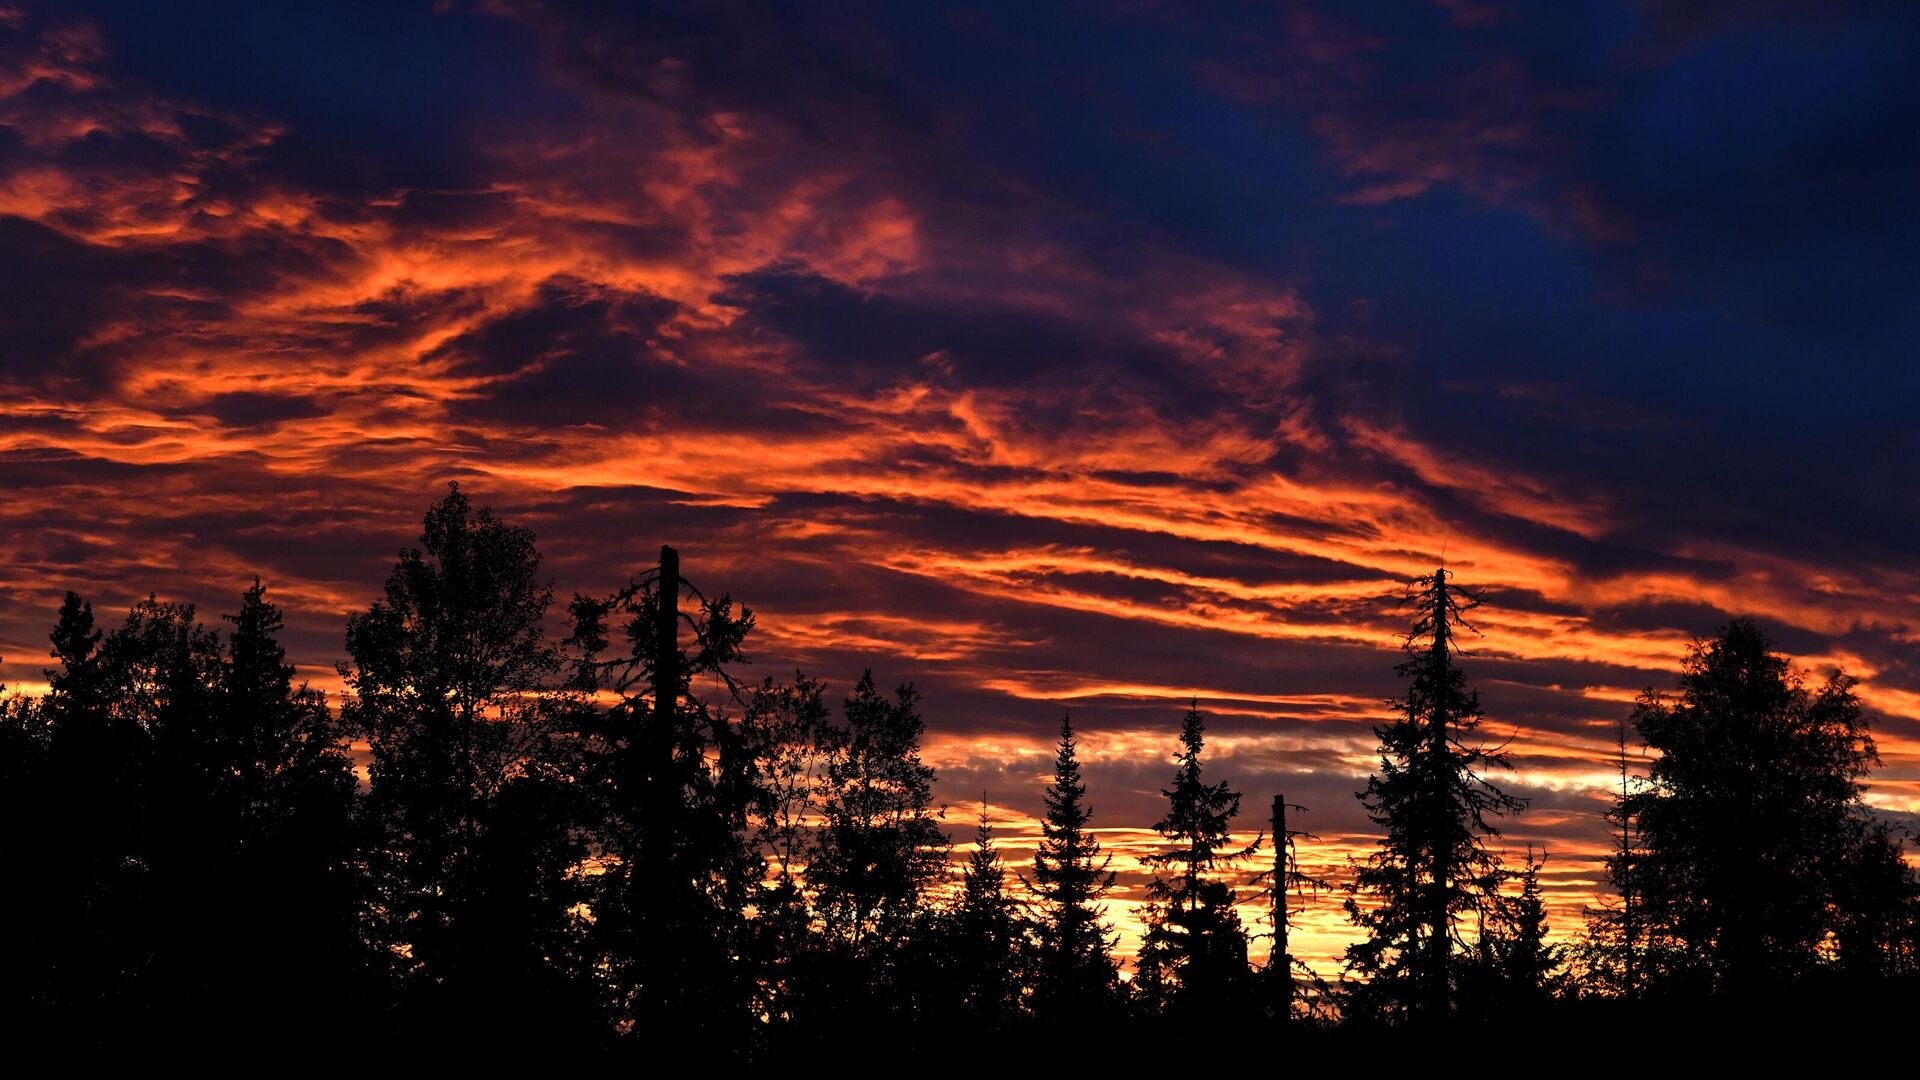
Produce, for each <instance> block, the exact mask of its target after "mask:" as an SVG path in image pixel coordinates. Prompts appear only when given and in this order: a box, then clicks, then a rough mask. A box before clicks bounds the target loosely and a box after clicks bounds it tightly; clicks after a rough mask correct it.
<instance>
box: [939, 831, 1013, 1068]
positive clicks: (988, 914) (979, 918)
mask: <svg viewBox="0 0 1920 1080" xmlns="http://www.w3.org/2000/svg"><path fill="white" fill-rule="evenodd" d="M1006 885H1007V871H1006V868H1005V867H1004V866H1002V865H1001V863H1000V853H999V852H998V851H996V850H995V849H994V845H993V826H992V825H991V824H989V823H988V821H987V807H986V802H985V800H982V801H981V804H980V822H979V825H978V827H977V828H976V829H975V830H974V834H973V851H972V853H970V854H969V855H968V856H967V864H966V868H965V870H964V871H963V873H962V874H961V878H960V897H959V900H958V902H957V903H956V904H955V906H954V912H953V919H952V925H951V927H950V929H949V933H950V949H949V952H950V959H951V962H952V966H953V977H954V982H955V984H956V987H957V989H958V991H959V993H960V995H961V999H962V1007H963V1009H964V1010H965V1012H966V1014H967V1015H968V1016H969V1017H970V1018H971V1020H972V1022H973V1024H974V1025H975V1027H976V1029H980V1028H984V1029H986V1030H994V1029H998V1028H1001V1027H1004V1026H1005V1025H1006V1024H1007V1023H1008V1022H1009V1021H1011V1020H1012V1019H1013V1017H1014V1014H1015V1012H1016V1010H1017V1009H1018V1007H1019V993H1020V982H1021V975H1022V971H1021V967H1022V960H1023V955H1022V954H1023V953H1024V951H1025V950H1024V949H1023V948H1022V946H1023V941H1022V933H1021V931H1022V926H1021V920H1020V918H1019V915H1018V905H1017V904H1016V903H1015V902H1014V900H1013V898H1012V897H1011V896H1009V895H1007V887H1006Z"/></svg>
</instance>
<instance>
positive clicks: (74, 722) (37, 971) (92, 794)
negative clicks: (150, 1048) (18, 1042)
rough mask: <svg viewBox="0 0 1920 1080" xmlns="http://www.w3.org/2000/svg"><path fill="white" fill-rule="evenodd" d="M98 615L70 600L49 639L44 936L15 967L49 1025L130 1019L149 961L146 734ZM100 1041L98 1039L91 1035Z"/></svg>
mask: <svg viewBox="0 0 1920 1080" xmlns="http://www.w3.org/2000/svg"><path fill="white" fill-rule="evenodd" d="M103 639H104V634H103V633H102V632H101V631H100V630H99V629H98V628H97V627H96V625H95V623H94V616H93V606H92V605H91V604H89V603H87V602H86V601H84V600H82V599H81V598H80V597H79V596H77V595H75V594H73V593H71V592H69V593H67V594H66V597H65V599H64V600H63V601H62V602H61V604H60V613H59V617H58V620H57V622H56V623H55V625H54V628H53V633H52V635H51V640H52V643H53V658H54V660H55V662H56V666H55V667H53V668H50V669H48V670H47V672H46V675H47V682H48V691H47V695H46V697H45V698H44V699H43V700H42V701H41V703H40V707H39V709H38V713H39V716H38V718H37V723H38V726H39V727H40V729H41V736H42V737H43V738H44V739H45V751H44V758H43V759H42V761H43V765H44V770H45V771H44V774H43V776H42V778H41V783H40V784H38V785H36V787H37V795H38V796H39V797H40V798H41V799H42V800H44V802H43V810H42V814H41V815H40V816H39V818H38V820H37V821H36V822H35V824H34V828H35V831H36V832H39V831H41V830H45V832H44V833H43V834H42V835H43V837H44V838H43V839H42V840H40V842H35V841H34V840H32V839H29V840H28V841H27V846H28V847H29V854H27V855H26V857H27V858H29V859H30V860H32V862H33V863H34V864H36V866H37V872H36V873H34V874H32V875H31V877H29V876H28V875H25V874H23V875H22V876H21V880H22V881H26V880H31V879H33V878H37V879H38V881H39V884H38V885H37V886H34V887H33V892H34V894H35V899H37V900H39V901H41V902H40V903H37V904H36V903H32V902H31V901H29V905H30V908H31V909H33V910H35V911H36V913H37V916H38V917H37V918H33V919H32V920H31V921H30V922H28V923H26V924H25V925H29V926H33V927H36V928H37V930H36V931H35V932H34V933H33V934H31V935H26V936H24V937H23V938H21V939H20V943H21V946H22V948H21V955H19V956H18V957H17V962H18V964H19V967H20V970H21V972H22V974H23V977H24V978H25V980H26V981H27V982H28V983H29V984H30V985H32V986H34V987H35V988H36V989H35V990H34V991H32V996H33V997H34V998H35V999H36V1000H37V1003H38V1005H39V1006H40V1010H41V1011H42V1014H43V1016H45V1017H47V1018H49V1019H53V1018H63V1017H81V1016H101V1015H116V1016H123V1017H124V1016H131V1015H134V1014H135V1012H136V1001H135V996H134V982H133V980H134V977H135V976H136V975H137V974H138V972H139V970H140V968H141V967H143V966H144V962H145V957H146V955H147V953H148V949H147V942H146V941H145V933H144V929H145V927H146V926H148V925H149V924H148V923H147V922H146V916H145V907H144V902H143V901H144V896H143V889H144V886H145V870H146V867H145V864H144V862H143V861H142V859H141V858H140V854H141V852H140V838H141V834H142V832H143V831H144V821H143V814H142V809H141V805H140V804H141V782H142V780H143V778H144V777H143V774H144V764H145V761H146V759H147V747H148V742H147V733H146V729H145V728H144V727H143V726H142V723H141V720H140V717H138V716H137V715H136V714H135V713H134V712H133V710H132V709H130V708H129V707H127V705H126V703H125V702H124V701H123V695H122V694H121V693H120V688H119V687H117V686H116V685H115V679H114V677H113V672H112V670H111V668H110V665H109V659H108V657H107V656H106V654H105V650H104V648H103V647H102V642H103ZM88 1034H90V1035H91V1036H92V1037H93V1038H98V1037H99V1035H98V1033H97V1030H95V1031H91V1032H89V1033H88Z"/></svg>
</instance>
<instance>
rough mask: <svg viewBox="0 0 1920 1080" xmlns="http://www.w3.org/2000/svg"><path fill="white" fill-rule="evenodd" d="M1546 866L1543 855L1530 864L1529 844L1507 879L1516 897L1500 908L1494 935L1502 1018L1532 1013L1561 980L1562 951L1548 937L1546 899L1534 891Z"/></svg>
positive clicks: (1532, 860)
mask: <svg viewBox="0 0 1920 1080" xmlns="http://www.w3.org/2000/svg"><path fill="white" fill-rule="evenodd" d="M1546 863H1547V856H1546V853H1545V852H1544V851H1543V852H1542V853H1541V855H1540V858H1539V859H1538V860H1535V859H1534V857H1533V845H1531V844H1529V845H1527V861H1526V865H1525V867H1524V868H1523V869H1521V870H1520V872H1519V873H1517V874H1515V875H1513V876H1514V877H1515V878H1516V879H1517V880H1518V881H1519V883H1520V893H1519V895H1518V896H1515V897H1513V898H1511V899H1510V900H1507V901H1506V902H1505V903H1503V904H1502V905H1501V910H1500V920H1499V926H1498V929H1497V931H1495V932H1494V937H1493V944H1494V959H1495V961H1496V963H1497V969H1496V972H1495V975H1496V978H1497V985H1498V987H1499V1004H1500V1006H1501V1008H1502V1010H1503V1011H1504V1012H1506V1013H1508V1014H1511V1013H1514V1012H1527V1011H1533V1010H1538V1009H1539V1008H1541V1007H1542V1006H1544V1005H1545V1004H1546V1003H1547V1002H1548V1001H1550V1000H1551V999H1552V998H1553V996H1554V995H1555V994H1556V993H1557V992H1558V991H1559V988H1560V984H1561V981H1562V979H1561V968H1562V966H1563V965H1564V964H1565V962H1566V947H1565V946H1562V945H1558V944H1555V943H1553V942H1552V941H1550V940H1549V938H1548V934H1549V932H1550V927H1549V926H1548V923H1547V906H1546V898H1545V895H1544V894H1543V893H1542V892H1541V886H1540V871H1541V869H1542V868H1543V867H1545V866H1546ZM1503 899H1504V898H1503Z"/></svg>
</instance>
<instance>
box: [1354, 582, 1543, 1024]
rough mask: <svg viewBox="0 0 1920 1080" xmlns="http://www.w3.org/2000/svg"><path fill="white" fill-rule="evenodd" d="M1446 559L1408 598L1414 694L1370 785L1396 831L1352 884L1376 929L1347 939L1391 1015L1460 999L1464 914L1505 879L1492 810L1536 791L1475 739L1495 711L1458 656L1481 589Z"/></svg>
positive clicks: (1439, 1012)
mask: <svg viewBox="0 0 1920 1080" xmlns="http://www.w3.org/2000/svg"><path fill="white" fill-rule="evenodd" d="M1450 577H1452V574H1451V573H1449V572H1448V571H1447V570H1445V569H1440V570H1436V571H1434V572H1433V573H1431V574H1428V575H1426V576H1424V577H1421V578H1418V579H1416V580H1415V581H1414V582H1413V583H1412V585H1411V587H1410V588H1409V591H1408V598H1409V600H1410V601H1412V602H1413V603H1414V604H1415V605H1416V611H1417V614H1416V617H1415V620H1414V624H1413V627H1412V629H1411V630H1410V631H1409V632H1408V634H1407V638H1406V642H1405V644H1404V646H1403V648H1404V650H1405V652H1406V654H1407V660H1406V661H1405V662H1404V663H1402V664H1401V665H1400V666H1399V667H1398V669H1397V670H1398V672H1399V674H1400V675H1401V677H1402V678H1404V679H1406V680H1407V690H1406V696H1405V697H1404V698H1402V699H1400V700H1398V701H1394V702H1391V703H1390V704H1391V705H1392V706H1393V707H1394V709H1395V710H1396V711H1397V712H1398V714H1399V715H1398V718H1397V719H1396V720H1395V721H1394V722H1393V723H1391V724H1388V725H1385V726H1379V727H1376V728H1375V729H1374V731H1375V733H1376V734H1377V735H1378V736H1379V738H1380V771H1379V772H1378V773H1376V774H1375V775H1373V776H1371V777H1369V778H1368V780H1367V786H1366V788H1365V790H1364V791H1362V792H1361V793H1360V800H1361V803H1362V805H1364V806H1365V807H1366V809H1367V813H1368V816H1369V817H1371V818H1372V819H1373V821H1374V822H1375V823H1376V824H1377V825H1379V826H1380V827H1381V829H1382V831H1383V833H1384V834H1385V835H1384V836H1383V837H1382V839H1381V841H1380V846H1379V849H1378V850H1377V851H1376V852H1375V853H1374V854H1373V855H1372V856H1370V857H1369V858H1368V859H1367V860H1366V862H1364V863H1362V864H1361V865H1360V866H1359V867H1358V868H1357V869H1356V871H1355V873H1354V880H1353V882H1352V884H1351V885H1350V886H1349V887H1348V897H1347V902H1346V907H1347V913H1348V916H1349V918H1351V919H1352V921H1353V922H1354V923H1355V924H1356V925H1358V926H1359V927H1360V928H1361V929H1363V930H1364V931H1365V932H1366V937H1365V939H1364V940H1362V941H1359V942H1356V943H1355V944H1353V945H1351V946H1349V947H1348V949H1347V967H1348V969H1349V970H1350V971H1351V972H1353V973H1354V974H1356V975H1359V976H1361V977H1362V979H1363V990H1362V996H1363V998H1364V999H1365V1001H1366V1003H1367V1004H1370V1005H1372V1006H1373V1007H1375V1008H1376V1009H1378V1010H1379V1011H1380V1012H1382V1013H1383V1014H1385V1015H1387V1016H1390V1017H1400V1018H1407V1019H1417V1020H1422V1021H1427V1022H1438V1021H1439V1020H1441V1019H1443V1018H1444V1017H1445V1016H1446V1015H1447V1013H1448V1011H1449V1008H1450V1003H1451V1000H1452V989H1453V974H1454V973H1453V966H1454V964H1453V956H1454V952H1455V948H1456V946H1457V945H1460V944H1463V942H1462V940H1461V937H1460V935H1459V933H1458V931H1457V921H1458V920H1459V919H1460V918H1461V917H1462V916H1463V915H1468V914H1476V915H1477V914H1481V913H1484V912H1485V911H1486V910H1487V909H1488V908H1489V907H1490V905H1491V904H1492V902H1493V898H1494V897H1495V896H1496V895H1497V893H1498V890H1499V883H1500V879H1501V871H1500V865H1499V861H1498V859H1497V857H1496V856H1495V855H1494V854H1493V852H1492V851H1491V850H1489V848H1488V846H1487V843H1486V841H1487V839H1488V838H1490V837H1495V836H1498V835H1499V830H1498V829H1497V828H1496V827H1495V825H1494V824H1493V822H1492V820H1491V819H1492V818H1494V817H1496V816H1498V815H1502V814H1508V813H1513V812H1517V811H1518V810H1520V809H1522V808H1523V807H1524V806H1525V805H1526V804H1525V801H1524V800H1522V799H1519V798H1516V797H1514V796H1511V795H1508V794H1506V793H1505V792H1503V791H1501V790H1500V789H1499V788H1498V787H1496V786H1494V785H1493V784H1491V783H1489V782H1488V781H1487V780H1486V779H1485V778H1484V776H1483V775H1482V771H1483V770H1485V769H1487V768H1491V767H1499V766H1502V765H1504V764H1505V759H1504V758H1503V756H1502V755H1501V754H1500V753H1499V752H1498V751H1497V750H1490V749H1488V748H1486V747H1484V746H1483V745H1480V744H1478V743H1476V742H1474V741H1472V740H1473V739H1474V737H1475V735H1476V734H1477V732H1478V729H1479V727H1480V725H1481V723H1482V721H1483V719H1484V714H1483V713H1482V712H1481V709H1480V701H1479V694H1478V693H1477V692H1475V691H1469V690H1468V689H1467V686H1466V678H1465V676H1464V675H1463V674H1462V672H1461V670H1460V668H1459V665H1458V664H1457V663H1456V662H1455V656H1456V647H1455V645H1454V635H1455V631H1456V628H1465V629H1468V630H1471V629H1472V627H1471V625H1470V624H1469V623H1467V622H1466V621H1465V619H1464V618H1463V617H1462V616H1463V614H1464V613H1465V612H1466V611H1468V610H1471V609H1472V608H1473V607H1474V606H1476V605H1477V604H1478V602H1479V601H1478V598H1477V597H1475V596H1474V595H1473V594H1471V593H1469V592H1467V591H1466V590H1464V589H1460V588H1458V587H1455V586H1452V585H1450V584H1449V583H1448V579H1449V578H1450Z"/></svg>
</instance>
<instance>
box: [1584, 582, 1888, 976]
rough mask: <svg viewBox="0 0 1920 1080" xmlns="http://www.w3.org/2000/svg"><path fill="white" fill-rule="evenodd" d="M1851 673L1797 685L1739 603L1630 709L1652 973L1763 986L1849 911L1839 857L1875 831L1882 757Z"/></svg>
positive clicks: (1847, 861)
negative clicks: (1644, 776)
mask: <svg viewBox="0 0 1920 1080" xmlns="http://www.w3.org/2000/svg"><path fill="white" fill-rule="evenodd" d="M1853 687H1854V680H1853V679H1852V678H1851V677H1849V676H1848V675H1846V674H1845V673H1844V672H1838V671H1836V672H1835V673H1834V674H1832V675H1831V676H1830V677H1829V678H1828V679H1826V681H1825V682H1824V683H1823V684H1822V685H1820V686H1819V687H1818V688H1817V689H1812V690H1810V689H1808V688H1807V687H1806V685H1805V684H1804V680H1803V678H1802V677H1801V676H1800V674H1799V673H1797V672H1795V671H1794V670H1793V668H1792V666H1791V665H1790V664H1789V663H1788V661H1787V659H1786V658H1785V657H1784V656H1781V655H1779V654H1778V653H1776V652H1774V651H1773V643H1772V642H1771V641H1770V640H1769V639H1768V638H1767V636H1766V635H1765V633H1763V632H1762V631H1761V629H1760V628H1759V627H1758V626H1757V625H1755V624H1754V623H1753V622H1752V621H1750V620H1746V619H1737V620H1735V621H1733V622H1731V623H1729V624H1728V625H1727V626H1726V628H1725V629H1724V630H1722V631H1721V633H1720V634H1719V635H1718V636H1717V637H1715V638H1713V639H1711V640H1704V641H1696V642H1695V643H1694V644H1693V646H1692V648H1691V649H1690V650H1689V652H1688V655H1687V659H1686V662H1685V664H1684V666H1683V668H1682V672H1681V677H1680V689H1679V693H1678V695H1677V696H1670V695H1667V694H1664V693H1661V692H1659V691H1655V690H1648V691H1647V692H1646V693H1644V694H1642V695H1641V698H1640V701H1639V703H1638V704H1637V705H1636V706H1635V708H1634V712H1633V723H1634V725H1635V727H1636V728H1637V729H1638V730H1639V732H1640V736H1641V738H1642V740H1644V741H1645V743H1646V744H1647V746H1648V747H1650V748H1651V749H1652V750H1653V752H1654V753H1655V755H1656V756H1655V757H1654V759H1653V764H1652V768H1651V771H1650V774H1649V777H1648V780H1649V782H1648V784H1647V785H1646V786H1645V787H1644V788H1642V789H1641V790H1638V791H1635V792H1633V793H1631V794H1629V795H1627V796H1626V797H1625V798H1624V799H1623V800H1622V803H1623V806H1624V811H1625V813H1627V814H1630V815H1631V817H1632V819H1633V820H1634V821H1635V822H1636V823H1637V829H1638V833H1639V839H1640V845H1641V853H1640V857H1639V859H1638V861H1637V866H1636V868H1635V873H1634V878H1635V885H1636V891H1637V893H1638V894H1639V896H1640V897H1641V898H1642V901H1643V903H1644V905H1645V908H1644V910H1645V913H1646V919H1647V924H1648V926H1649V928H1650V930H1651V933H1650V935H1649V936H1650V939H1651V940H1650V942H1649V944H1650V945H1652V946H1654V948H1655V950H1656V957H1657V959H1656V962H1655V964H1652V965H1650V967H1655V966H1657V967H1658V969H1659V970H1658V971H1657V972H1655V971H1652V970H1650V971H1649V973H1648V974H1649V975H1650V976H1653V975H1656V974H1657V975H1658V976H1659V977H1660V978H1662V979H1663V980H1664V981H1665V982H1666V983H1667V984H1668V986H1667V989H1668V990H1669V991H1672V990H1674V989H1676V988H1684V987H1688V986H1696V987H1700V988H1704V989H1712V990H1724V991H1729V992H1734V993H1742V994H1757V993H1763V992H1766V991H1768V990H1769V989H1771V988H1773V987H1777V986H1779V985H1781V984H1783V983H1785V982H1787V981H1790V980H1792V979H1795V978H1797V977H1800V976H1804V975H1806V974H1808V973H1809V972H1811V971H1812V970H1813V969H1814V968H1815V967H1816V966H1817V965H1819V964H1820V963H1821V962H1822V957H1823V951H1824V947H1825V944H1826V942H1827V940H1828V935H1829V934H1830V933H1835V932H1837V931H1838V930H1839V928H1840V927H1841V926H1843V925H1845V924H1846V923H1847V922H1848V920H1849V915H1850V913H1849V912H1847V911H1846V908H1845V905H1847V904H1848V903H1849V902H1850V901H1851V900H1853V899H1854V897H1851V896H1849V889H1848V884H1847V881H1848V876H1849V873H1850V871H1851V870H1852V869H1853V868H1854V867H1855V866H1857V861H1856V860H1858V859H1859V858H1861V856H1862V852H1863V848H1862V844H1863V841H1865V842H1868V843H1873V842H1874V841H1873V840H1872V838H1873V837H1875V836H1876V835H1880V836H1884V834H1876V833H1875V832H1874V831H1873V830H1871V829H1868V828H1866V827H1865V826H1864V824H1863V823H1864V822H1865V821H1866V820H1867V811H1866V808H1865V806H1864V804H1863V803H1862V801H1861V791H1862V780H1863V779H1864V777H1865V776H1866V775H1867V773H1868V771H1869V770H1870V769H1871V767H1872V766H1873V765H1875V764H1877V763H1878V761H1879V758H1878V755H1877V754H1876V752H1875V749H1874V744H1873V739H1872V737H1871V735H1870V734H1869V732H1868V729H1867V721H1866V717H1865V715H1864V714H1863V713H1862V711H1861V708H1860V703H1859V699H1858V698H1857V697H1856V696H1855V694H1854V691H1853ZM1865 858H1866V860H1867V862H1869V863H1874V862H1883V861H1884V859H1885V856H1884V855H1877V854H1867V855H1866V856H1865ZM1868 906H1869V907H1870V908H1871V907H1877V906H1879V904H1878V902H1877V901H1876V902H1874V903H1872V904H1869V905H1868ZM1869 921H1870V922H1873V921H1878V920H1877V918H1875V917H1871V916H1870V917H1869ZM1872 936H1873V935H1871V934H1869V935H1867V939H1868V940H1871V938H1872ZM1855 941H1856V943H1857V945H1856V947H1857V948H1860V949H1870V948H1872V946H1870V945H1868V944H1866V943H1865V942H1864V941H1862V940H1861V938H1859V937H1858V936H1856V938H1855ZM1862 962H1863V963H1868V965H1869V966H1872V962H1868V961H1865V960H1863V961H1862Z"/></svg>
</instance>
